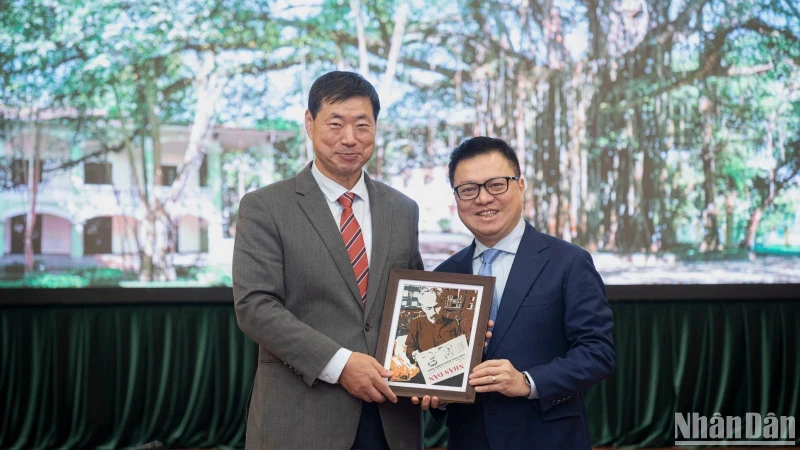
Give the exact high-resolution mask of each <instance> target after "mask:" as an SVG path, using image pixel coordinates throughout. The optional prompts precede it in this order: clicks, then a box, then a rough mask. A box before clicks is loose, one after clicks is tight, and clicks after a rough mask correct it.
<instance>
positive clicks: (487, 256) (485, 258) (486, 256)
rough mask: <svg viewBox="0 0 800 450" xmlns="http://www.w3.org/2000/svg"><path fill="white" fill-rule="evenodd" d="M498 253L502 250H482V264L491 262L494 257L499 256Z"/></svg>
mask: <svg viewBox="0 0 800 450" xmlns="http://www.w3.org/2000/svg"><path fill="white" fill-rule="evenodd" d="M500 253H502V250H498V249H496V248H487V249H486V250H484V251H483V253H481V262H482V263H483V264H491V263H493V262H494V260H495V259H497V257H498V256H500Z"/></svg>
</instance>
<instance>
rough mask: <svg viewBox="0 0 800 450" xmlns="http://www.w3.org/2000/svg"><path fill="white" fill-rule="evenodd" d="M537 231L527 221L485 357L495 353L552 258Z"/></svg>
mask: <svg viewBox="0 0 800 450" xmlns="http://www.w3.org/2000/svg"><path fill="white" fill-rule="evenodd" d="M538 233H539V232H538V231H536V230H535V229H534V228H533V227H532V226H530V225H529V224H527V223H526V224H525V232H524V233H523V235H522V240H521V241H520V243H519V248H518V249H517V254H516V256H514V264H513V265H512V266H511V272H510V273H509V274H508V281H506V287H505V289H504V290H503V298H502V299H501V300H500V309H498V310H497V321H496V323H495V326H494V329H493V330H492V339H491V341H489V348H488V349H487V350H486V359H491V357H492V354H493V353H494V352H495V350H497V347H498V346H499V345H500V342H502V341H503V337H504V336H505V334H506V331H508V327H509V326H510V325H511V322H512V321H513V320H514V316H515V315H516V314H517V310H518V309H519V305H520V304H521V303H522V300H523V299H524V298H525V294H527V293H528V292H529V291H530V289H531V286H533V283H534V282H535V281H536V278H538V277H539V273H540V272H541V271H542V269H543V268H544V266H545V264H547V261H548V260H549V258H548V257H547V256H545V255H542V254H540V252H541V251H542V250H544V249H545V248H547V243H546V242H544V241H543V240H542V239H540V237H539V235H538Z"/></svg>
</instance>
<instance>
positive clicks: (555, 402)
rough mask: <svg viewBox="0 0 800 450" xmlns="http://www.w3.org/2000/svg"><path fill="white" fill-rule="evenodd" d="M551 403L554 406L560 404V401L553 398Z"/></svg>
mask: <svg viewBox="0 0 800 450" xmlns="http://www.w3.org/2000/svg"><path fill="white" fill-rule="evenodd" d="M550 404H551V405H553V406H556V405H557V404H558V402H557V401H555V400H553V401H552V402H550Z"/></svg>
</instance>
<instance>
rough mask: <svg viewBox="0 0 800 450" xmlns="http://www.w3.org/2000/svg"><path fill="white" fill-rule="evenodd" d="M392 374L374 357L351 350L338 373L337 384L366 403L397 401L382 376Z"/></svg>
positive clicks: (386, 376)
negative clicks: (339, 373) (340, 372)
mask: <svg viewBox="0 0 800 450" xmlns="http://www.w3.org/2000/svg"><path fill="white" fill-rule="evenodd" d="M390 376H392V372H391V371H390V370H387V369H386V368H384V367H383V366H382V365H380V363H378V361H376V360H375V358H373V357H371V356H369V355H366V354H364V353H356V352H353V354H352V355H350V358H348V359H347V363H346V364H345V365H344V369H342V374H341V375H339V384H341V385H342V387H343V388H345V389H346V390H347V392H349V393H350V395H352V396H353V397H356V398H360V399H361V400H364V401H365V402H367V403H372V402H378V403H383V402H384V401H386V399H388V400H389V401H390V402H392V403H397V396H396V395H394V392H392V390H391V389H390V388H389V385H388V384H386V381H384V380H383V379H384V378H389V377H390Z"/></svg>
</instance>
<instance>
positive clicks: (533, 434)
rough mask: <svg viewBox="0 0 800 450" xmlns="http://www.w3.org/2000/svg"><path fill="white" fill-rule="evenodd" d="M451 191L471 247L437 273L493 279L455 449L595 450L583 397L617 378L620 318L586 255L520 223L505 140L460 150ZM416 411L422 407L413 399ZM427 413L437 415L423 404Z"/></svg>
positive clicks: (515, 166) (451, 422) (517, 177)
mask: <svg viewBox="0 0 800 450" xmlns="http://www.w3.org/2000/svg"><path fill="white" fill-rule="evenodd" d="M449 169H450V184H451V186H453V191H454V194H455V196H456V204H457V207H458V215H459V217H460V218H461V221H462V222H463V223H464V225H466V227H467V228H468V229H469V230H470V231H471V232H472V234H473V235H474V236H475V240H474V241H473V243H472V245H470V246H469V247H467V248H465V249H463V250H461V251H460V252H458V253H456V254H455V255H453V256H452V257H451V258H449V259H448V260H446V261H445V262H443V263H442V264H441V265H439V267H437V268H436V270H437V271H440V272H454V273H469V274H478V275H491V276H494V277H496V284H495V292H494V299H493V302H492V308H491V310H492V312H491V315H490V323H489V326H490V327H492V326H493V327H492V329H491V334H487V336H491V338H490V339H489V343H488V347H487V348H486V349H485V354H484V361H483V362H482V363H481V364H479V365H478V366H476V367H475V369H474V370H473V371H472V373H471V374H470V377H469V379H470V381H469V382H470V384H472V385H473V386H475V391H476V392H478V393H479V394H478V395H477V398H476V402H475V403H474V404H451V405H448V406H447V411H448V413H447V416H448V417H447V426H448V428H449V430H450V441H449V446H448V448H450V449H490V448H491V449H590V448H591V442H590V439H589V427H588V423H587V417H586V404H585V402H584V398H583V391H585V390H586V389H588V388H589V387H590V386H592V385H594V384H596V383H598V382H600V381H601V380H603V379H604V378H605V377H607V376H608V375H609V374H610V373H611V371H612V370H613V369H614V358H615V350H614V342H613V339H612V336H611V331H612V329H613V327H614V319H613V316H612V314H611V309H610V308H609V306H608V301H607V300H606V297H605V287H604V286H603V281H602V280H601V278H600V275H599V274H598V273H597V271H596V270H595V268H594V265H593V263H592V258H591V256H590V255H589V253H587V252H586V251H585V250H583V249H581V248H580V247H578V246H575V245H572V244H570V243H567V242H565V241H562V240H560V239H556V238H554V237H551V236H548V235H546V234H543V233H540V232H539V231H537V230H536V229H534V228H533V227H532V226H530V225H528V224H527V223H526V222H525V221H524V220H523V219H522V202H523V193H524V188H525V180H523V179H522V177H521V174H520V167H519V162H518V160H517V156H516V154H515V153H514V151H513V150H512V149H511V148H510V147H509V146H508V144H506V143H505V142H504V141H502V140H500V139H493V138H488V137H476V138H472V139H469V140H467V141H464V142H463V143H462V144H461V145H459V146H458V147H456V148H455V150H454V151H453V153H452V154H451V156H450V166H449ZM414 400H415V403H417V402H420V401H419V400H418V399H414ZM420 403H422V407H423V409H427V408H428V407H433V408H437V407H439V406H440V405H439V404H438V399H437V398H436V397H434V398H430V397H428V396H426V397H424V398H423V399H422V401H421V402H420Z"/></svg>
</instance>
